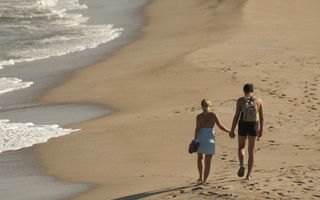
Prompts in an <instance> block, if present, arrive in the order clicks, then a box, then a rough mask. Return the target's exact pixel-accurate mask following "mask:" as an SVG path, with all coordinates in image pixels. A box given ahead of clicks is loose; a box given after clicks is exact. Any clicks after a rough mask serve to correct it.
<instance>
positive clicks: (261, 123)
mask: <svg viewBox="0 0 320 200" xmlns="http://www.w3.org/2000/svg"><path fill="white" fill-rule="evenodd" d="M259 101H260V107H259V121H260V130H259V137H262V133H263V123H264V118H263V103H262V100H261V99H259Z"/></svg>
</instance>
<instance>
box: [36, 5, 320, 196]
mask: <svg viewBox="0 0 320 200" xmlns="http://www.w3.org/2000/svg"><path fill="white" fill-rule="evenodd" d="M319 8H320V2H319V1H317V0H307V1H291V0H290V1H289V0H283V1H276V0H270V1H267V2H266V1H262V0H255V1H253V0H252V1H250V0H249V1H239V0H228V1H210V0H199V1H193V0H175V1H172V0H153V1H151V3H150V4H148V5H147V6H146V7H145V9H144V11H143V14H144V16H145V17H146V22H147V23H146V25H145V26H144V27H143V28H142V29H141V36H140V37H139V39H138V40H136V41H134V42H132V43H130V44H128V45H126V46H124V47H122V48H121V49H119V50H117V51H115V52H114V53H113V54H112V56H110V57H109V58H107V59H105V60H104V61H102V62H100V63H98V64H95V65H92V66H88V67H86V68H83V69H80V70H77V71H76V72H75V73H73V75H72V76H71V78H70V79H68V80H65V81H64V82H63V83H61V84H60V85H58V86H57V87H56V88H54V89H51V90H50V91H48V92H46V93H45V95H44V96H42V97H41V98H38V99H37V102H43V103H59V104H60V103H62V104H65V103H93V104H100V105H105V106H108V107H110V108H112V109H114V110H115V112H114V113H113V114H111V115H108V116H106V117H102V118H99V119H95V120H91V121H87V122H82V123H78V124H73V125H71V126H67V128H74V129H78V128H81V131H80V132H75V133H71V134H70V135H67V136H63V137H59V138H53V139H50V140H49V142H48V143H45V144H38V145H35V146H34V147H32V148H31V149H34V151H35V152H36V154H37V156H38V158H39V159H40V160H41V163H42V165H43V167H44V169H45V172H46V173H47V174H48V175H53V176H55V177H57V178H59V179H62V180H65V181H72V182H78V183H89V184H93V185H95V187H94V188H93V189H92V190H90V191H88V192H86V193H84V194H81V195H79V196H77V197H74V198H72V199H76V200H87V199H92V200H100V199H101V200H102V199H103V200H105V199H171V198H174V199H212V198H216V199H317V198H319V197H320V182H319V179H320V148H319V144H320V136H319V133H320V121H319V120H320V114H319V109H320V101H319V98H320V93H319V84H320V55H319V54H320V53H319V52H320V40H319V35H320V26H319V25H320V20H319V19H320V12H319V11H318V10H319ZM247 82H252V83H254V84H255V86H256V95H257V96H259V97H261V98H262V99H263V101H264V105H265V115H266V116H265V120H266V123H265V131H264V135H263V138H262V139H261V141H259V143H258V144H257V150H256V154H257V157H256V163H255V168H254V174H253V176H254V180H253V181H250V182H248V181H244V180H243V179H240V178H238V177H237V175H236V172H237V169H238V162H237V145H236V144H237V143H236V140H231V139H229V137H228V136H227V134H225V133H223V132H222V131H220V130H218V129H216V139H217V142H216V143H217V144H216V155H215V156H214V158H213V161H212V171H211V174H210V177H209V180H208V181H209V183H210V184H209V185H207V186H202V185H201V186H199V185H196V184H195V181H196V178H197V169H196V156H195V155H190V154H188V153H187V147H188V144H189V142H190V140H191V139H192V138H193V135H194V128H195V117H196V115H197V114H198V113H200V112H201V108H200V101H201V99H203V98H208V99H210V100H212V102H213V110H214V112H216V113H217V114H218V115H219V116H220V118H221V119H222V121H223V122H224V124H226V125H227V126H228V127H230V126H231V122H232V117H233V114H234V109H235V101H236V99H237V97H240V96H241V95H242V86H243V84H244V83H247Z"/></svg>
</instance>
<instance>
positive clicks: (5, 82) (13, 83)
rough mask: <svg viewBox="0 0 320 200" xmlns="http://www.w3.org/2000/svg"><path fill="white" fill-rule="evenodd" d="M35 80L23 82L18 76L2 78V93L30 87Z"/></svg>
mask: <svg viewBox="0 0 320 200" xmlns="http://www.w3.org/2000/svg"><path fill="white" fill-rule="evenodd" d="M32 84H33V82H23V81H22V80H21V79H18V78H0V94H2V93H6V92H10V91H13V90H19V89H22V88H27V87H30V86H31V85H32Z"/></svg>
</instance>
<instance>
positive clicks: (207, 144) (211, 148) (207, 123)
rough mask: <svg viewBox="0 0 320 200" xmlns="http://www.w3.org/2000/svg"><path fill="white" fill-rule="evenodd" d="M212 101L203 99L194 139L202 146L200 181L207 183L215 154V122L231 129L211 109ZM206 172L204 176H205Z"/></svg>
mask: <svg viewBox="0 0 320 200" xmlns="http://www.w3.org/2000/svg"><path fill="white" fill-rule="evenodd" d="M210 105H211V102H210V101H208V100H206V99H203V100H202V101H201V107H202V110H203V112H202V113H200V114H199V115H198V116H197V125H196V130H195V136H194V139H195V140H196V141H198V142H200V147H199V149H198V161H197V165H198V170H199V179H198V182H202V183H203V184H207V178H208V176H209V172H210V165H211V158H212V155H214V154H215V137H214V130H213V129H214V126H215V124H217V125H218V127H219V128H220V129H221V130H223V131H226V132H228V133H230V130H229V129H227V128H226V127H225V126H224V125H223V124H222V123H221V122H220V119H219V118H218V116H217V115H216V114H215V113H213V112H210V111H209V107H210ZM203 154H205V160H204V163H205V165H204V170H203ZM203 174H204V176H203Z"/></svg>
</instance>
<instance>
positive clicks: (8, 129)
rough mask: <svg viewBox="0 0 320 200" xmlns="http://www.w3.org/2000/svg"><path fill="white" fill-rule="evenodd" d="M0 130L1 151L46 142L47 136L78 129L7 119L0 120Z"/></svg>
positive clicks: (60, 134) (50, 136)
mask: <svg viewBox="0 0 320 200" xmlns="http://www.w3.org/2000/svg"><path fill="white" fill-rule="evenodd" d="M0 130H1V134H0V153H1V152H4V151H9V150H16V149H21V148H24V147H30V146H32V145H34V144H38V143H43V142H47V141H48V139H49V138H53V137H58V136H62V135H66V134H69V133H71V132H75V131H78V130H79V129H63V128H61V127H59V125H35V124H33V123H10V122H9V120H0Z"/></svg>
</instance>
